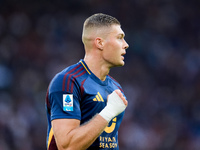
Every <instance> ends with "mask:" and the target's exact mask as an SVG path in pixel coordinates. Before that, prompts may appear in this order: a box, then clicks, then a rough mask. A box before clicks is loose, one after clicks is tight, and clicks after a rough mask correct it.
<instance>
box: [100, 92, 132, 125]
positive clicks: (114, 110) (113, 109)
mask: <svg viewBox="0 0 200 150" xmlns="http://www.w3.org/2000/svg"><path fill="white" fill-rule="evenodd" d="M127 105H128V102H127V100H126V99H125V97H124V96H123V94H122V93H121V91H120V90H115V91H113V92H112V93H111V94H110V95H108V98H107V105H106V107H105V108H104V109H103V110H102V111H101V112H100V113H99V114H100V115H101V116H102V117H103V118H104V119H105V120H107V121H108V122H110V120H111V119H112V118H114V117H115V116H117V115H119V114H120V113H122V112H123V111H124V110H125V109H126V107H127Z"/></svg>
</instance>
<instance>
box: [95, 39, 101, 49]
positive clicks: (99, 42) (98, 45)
mask: <svg viewBox="0 0 200 150" xmlns="http://www.w3.org/2000/svg"><path fill="white" fill-rule="evenodd" d="M95 45H96V47H97V48H98V49H99V50H103V39H102V38H101V37H97V38H96V39H95Z"/></svg>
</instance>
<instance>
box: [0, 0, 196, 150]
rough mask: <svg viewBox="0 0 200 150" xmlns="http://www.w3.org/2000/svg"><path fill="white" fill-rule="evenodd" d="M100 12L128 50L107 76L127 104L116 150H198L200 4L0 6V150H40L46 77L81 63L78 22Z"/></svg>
mask: <svg viewBox="0 0 200 150" xmlns="http://www.w3.org/2000/svg"><path fill="white" fill-rule="evenodd" d="M98 12H102V13H107V14H110V15H112V16H114V17H116V18H117V19H118V20H119V21H120V22H121V24H122V29H123V30H124V32H125V34H126V37H125V39H126V41H127V42H128V44H129V48H128V49H127V54H126V56H125V63H126V64H125V66H124V67H120V68H113V69H112V70H111V72H110V75H111V76H113V77H114V78H115V79H116V80H118V81H119V83H120V84H121V85H122V87H123V90H124V92H125V94H126V97H127V99H128V101H129V105H128V108H127V109H126V113H125V117H124V120H123V122H122V125H121V127H120V130H119V144H120V150H199V149H200V142H199V141H200V1H199V0H190V1H187V0H124V1H119V0H110V1H108V0H85V1H82V0H67V1H53V0H49V1H45V0H41V1H34V0H30V1H25V0H24V1H23V0H20V1H16V0H6V1H0V115H1V116H0V150H44V149H45V147H46V145H45V144H46V143H45V142H46V130H47V121H46V112H45V95H46V90H47V87H48V84H49V82H50V80H51V79H52V78H53V76H54V75H55V74H56V73H57V72H59V71H60V70H62V69H64V68H65V67H67V66H69V65H71V64H73V63H76V62H78V61H79V60H80V59H82V58H83V57H84V48H83V44H82V42H81V32H82V24H83V21H84V20H85V19H86V18H87V17H88V16H90V15H92V14H94V13H98Z"/></svg>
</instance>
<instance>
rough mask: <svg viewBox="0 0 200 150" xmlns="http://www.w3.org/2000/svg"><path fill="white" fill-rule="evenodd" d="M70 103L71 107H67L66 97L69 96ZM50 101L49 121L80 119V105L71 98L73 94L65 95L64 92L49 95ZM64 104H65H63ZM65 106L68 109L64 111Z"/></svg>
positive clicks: (75, 99) (76, 100)
mask: <svg viewBox="0 0 200 150" xmlns="http://www.w3.org/2000/svg"><path fill="white" fill-rule="evenodd" d="M71 95H72V98H70V102H71V103H72V105H70V104H69V105H70V106H68V105H67V103H69V102H65V101H66V100H67V96H71ZM50 100H51V120H54V119H62V118H63V119H64V118H66V119H78V120H80V119H81V112H80V104H79V100H78V99H77V98H76V97H74V96H73V94H66V93H64V92H54V93H51V95H50ZM65 103H66V104H65ZM66 106H68V107H69V108H70V109H68V110H66V109H65V108H66Z"/></svg>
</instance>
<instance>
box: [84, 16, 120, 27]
mask: <svg viewBox="0 0 200 150" xmlns="http://www.w3.org/2000/svg"><path fill="white" fill-rule="evenodd" d="M112 25H120V22H119V21H118V20H117V19H116V18H115V17H112V16H110V15H106V14H103V13H97V14H94V15H92V16H90V17H89V18H87V19H86V20H85V22H84V26H83V30H84V29H85V28H92V27H104V26H107V27H110V26H112Z"/></svg>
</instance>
